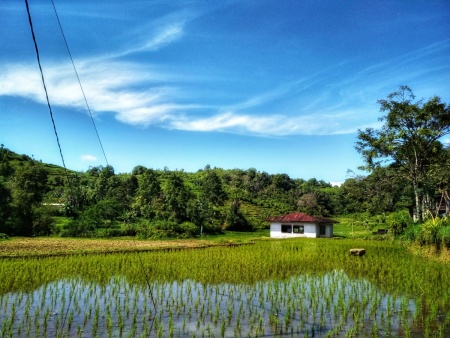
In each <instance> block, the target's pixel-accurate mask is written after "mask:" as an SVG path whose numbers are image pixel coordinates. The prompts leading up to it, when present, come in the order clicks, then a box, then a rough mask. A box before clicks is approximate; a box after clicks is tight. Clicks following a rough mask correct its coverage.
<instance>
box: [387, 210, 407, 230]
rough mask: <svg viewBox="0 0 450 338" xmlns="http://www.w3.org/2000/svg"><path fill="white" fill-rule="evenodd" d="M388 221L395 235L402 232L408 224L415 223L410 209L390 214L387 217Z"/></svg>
mask: <svg viewBox="0 0 450 338" xmlns="http://www.w3.org/2000/svg"><path fill="white" fill-rule="evenodd" d="M387 223H388V225H389V227H390V228H391V232H392V234H393V235H394V236H397V235H400V234H402V233H403V232H404V231H405V229H407V228H408V226H410V225H412V224H413V219H412V218H411V216H410V215H409V213H408V211H406V210H402V211H397V212H394V213H392V214H390V215H389V216H388V217H387Z"/></svg>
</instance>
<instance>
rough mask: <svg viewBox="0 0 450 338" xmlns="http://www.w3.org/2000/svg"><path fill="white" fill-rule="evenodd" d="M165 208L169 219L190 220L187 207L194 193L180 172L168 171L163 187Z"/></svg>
mask: <svg viewBox="0 0 450 338" xmlns="http://www.w3.org/2000/svg"><path fill="white" fill-rule="evenodd" d="M163 192H164V208H165V211H166V212H167V213H168V216H169V219H171V220H175V221H177V222H180V223H182V222H184V221H188V215H187V208H188V204H189V200H190V199H191V197H192V193H191V191H190V189H189V187H188V186H187V185H186V184H185V182H184V178H183V176H181V173H179V172H168V174H167V178H166V182H165V184H164V188H163Z"/></svg>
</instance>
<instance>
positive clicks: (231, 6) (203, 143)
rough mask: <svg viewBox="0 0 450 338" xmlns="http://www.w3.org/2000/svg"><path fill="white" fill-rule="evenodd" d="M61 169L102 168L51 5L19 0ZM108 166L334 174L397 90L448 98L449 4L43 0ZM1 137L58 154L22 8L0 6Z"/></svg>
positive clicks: (356, 161)
mask: <svg viewBox="0 0 450 338" xmlns="http://www.w3.org/2000/svg"><path fill="white" fill-rule="evenodd" d="M29 2H30V10H31V15H32V19H33V24H34V28H35V34H36V38H37V42H38V46H39V49H40V53H41V61H42V66H43V71H44V76H45V79H46V84H47V88H48V92H49V98H50V103H51V104H52V108H53V114H54V119H55V123H56V127H57V130H58V134H59V138H60V141H61V147H62V152H63V155H64V158H65V162H66V165H67V167H68V168H70V169H75V170H80V171H85V170H87V169H88V168H89V167H90V166H96V165H105V164H106V161H105V158H104V156H103V153H102V150H101V147H100V144H99V142H98V140H97V135H96V133H95V129H94V127H93V124H92V121H91V119H90V117H89V113H88V111H87V108H86V105H85V102H84V99H83V96H82V92H81V90H80V88H79V85H78V82H77V79H76V75H75V72H74V70H73V68H72V65H71V63H70V58H69V56H68V53H67V50H66V47H65V44H64V40H63V37H62V35H61V32H60V30H59V26H58V22H57V19H56V16H55V13H54V10H53V6H52V3H51V1H50V0H41V1H37V0H29ZM54 4H55V7H56V9H57V11H58V15H59V18H60V21H61V25H62V27H63V29H64V33H65V36H66V39H67V42H68V44H69V47H70V51H71V54H72V56H73V58H74V62H75V66H76V68H77V71H78V74H79V77H80V79H81V83H82V85H83V89H84V92H85V94H86V97H87V101H88V103H89V106H90V108H91V111H92V114H93V116H94V120H95V123H96V127H97V130H98V133H99V135H100V138H101V140H102V144H103V147H104V150H105V153H106V157H107V159H108V162H109V164H111V165H112V166H113V167H114V168H115V170H116V172H131V170H132V169H133V167H134V166H136V165H144V166H147V167H149V168H155V169H162V168H164V167H168V168H169V169H171V170H174V169H184V170H186V171H197V170H198V169H202V168H203V167H205V166H206V165H207V164H209V165H210V166H211V167H221V168H224V169H233V168H239V169H248V168H251V167H253V168H256V169H257V170H259V171H266V172H268V173H270V174H275V173H287V174H288V175H290V176H291V177H292V178H303V179H309V178H312V177H314V178H317V179H323V180H325V181H328V182H342V181H344V180H345V179H346V178H347V175H348V174H347V170H348V169H351V170H356V168H357V167H358V166H360V165H361V164H362V160H361V158H360V156H359V154H358V153H357V152H356V151H355V149H354V144H355V141H356V135H357V130H358V129H363V128H366V127H377V126H379V122H378V118H379V117H380V116H381V113H380V111H379V107H378V105H377V100H379V99H383V98H386V96H387V95H388V94H389V93H391V92H392V91H394V90H396V89H397V88H398V86H399V85H408V86H410V87H411V88H412V89H413V91H414V93H415V94H416V95H417V96H418V97H419V98H425V99H428V98H430V97H432V96H435V95H437V96H439V97H441V99H442V100H443V101H444V102H450V2H448V1H447V0H442V1H433V0H430V1H410V0H408V1H406V0H405V1H400V0H399V1H391V0H390V1H361V0H359V1H356V0H355V1H351V0H350V1H331V0H329V1H325V0H323V1H317V0H314V1H312V0H311V1H288V0H283V1H275V0H273V1H264V0H258V1H256V0H255V1H195V0H193V1H156V0H155V1H133V0H131V1H123V0H120V1H114V0H108V1H106V0H104V1H69V0H54ZM0 22H1V26H2V29H1V30H0V143H2V144H4V145H5V147H7V148H9V149H11V150H13V151H16V152H19V153H25V154H28V155H33V156H34V158H35V159H39V160H42V161H44V162H49V163H54V164H59V165H61V164H62V162H61V159H60V155H59V150H58V147H57V143H56V138H55V135H54V133H53V126H52V123H51V119H50V114H49V111H48V108H47V105H46V101H45V94H44V91H43V87H42V83H41V82H40V75H39V68H38V65H37V62H36V55H35V52H34V45H33V42H32V39H31V33H30V29H29V25H28V18H27V13H26V8H25V4H24V3H23V2H21V1H13V0H2V2H1V3H0Z"/></svg>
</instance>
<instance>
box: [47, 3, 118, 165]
mask: <svg viewBox="0 0 450 338" xmlns="http://www.w3.org/2000/svg"><path fill="white" fill-rule="evenodd" d="M51 1H52V5H53V10H54V11H55V16H56V19H57V20H58V25H59V29H60V30H61V34H62V36H63V39H64V43H65V45H66V49H67V53H68V54H69V57H70V61H71V62H72V66H73V70H74V71H75V75H76V76H77V80H78V84H79V85H80V89H81V93H82V94H83V98H84V102H85V103H86V107H87V110H88V112H89V116H90V117H91V121H92V125H93V126H94V130H95V133H96V134H97V139H98V142H99V143H100V147H101V149H102V152H103V156H104V157H105V161H106V165H109V164H108V159H107V158H106V153H105V150H104V148H103V144H102V141H101V139H100V135H99V133H98V130H97V126H96V125H95V121H94V117H93V116H92V112H91V108H90V107H89V103H88V101H87V98H86V95H85V93H84V89H83V86H82V85H81V81H80V77H79V76H78V71H77V68H76V67H75V62H74V61H73V58H72V53H71V52H70V48H69V44H68V43H67V39H66V36H65V34H64V30H63V28H62V25H61V21H60V20H59V15H58V11H57V10H56V7H55V3H54V1H53V0H51Z"/></svg>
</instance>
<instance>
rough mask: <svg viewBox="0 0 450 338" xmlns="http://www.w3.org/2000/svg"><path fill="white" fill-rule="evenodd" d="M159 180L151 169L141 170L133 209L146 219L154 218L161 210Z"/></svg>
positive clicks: (156, 173)
mask: <svg viewBox="0 0 450 338" xmlns="http://www.w3.org/2000/svg"><path fill="white" fill-rule="evenodd" d="M161 198H162V189H161V180H160V175H159V174H158V172H157V171H155V170H153V169H145V170H144V169H143V171H142V173H141V174H140V177H139V179H138V188H137V191H136V197H135V200H134V204H133V208H134V210H137V211H138V213H139V214H140V215H141V216H143V217H145V218H146V219H149V220H151V219H153V218H155V217H156V215H157V214H158V212H159V211H160V209H161Z"/></svg>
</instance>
